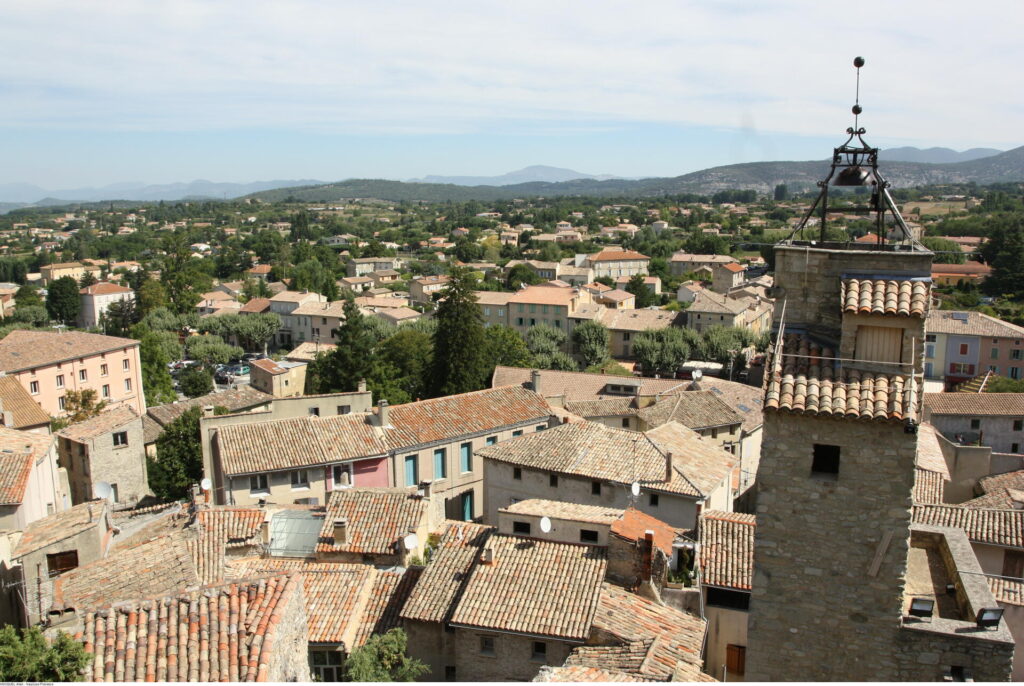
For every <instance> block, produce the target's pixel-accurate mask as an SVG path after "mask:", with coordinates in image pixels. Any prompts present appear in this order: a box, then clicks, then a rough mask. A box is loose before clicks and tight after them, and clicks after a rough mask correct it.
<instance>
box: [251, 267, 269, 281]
mask: <svg viewBox="0 0 1024 686" xmlns="http://www.w3.org/2000/svg"><path fill="white" fill-rule="evenodd" d="M272 271H273V267H271V266H270V265H269V264H257V265H255V266H254V267H251V268H250V269H247V270H245V275H246V277H247V278H250V279H259V280H260V281H268V282H269V281H270V272H272Z"/></svg>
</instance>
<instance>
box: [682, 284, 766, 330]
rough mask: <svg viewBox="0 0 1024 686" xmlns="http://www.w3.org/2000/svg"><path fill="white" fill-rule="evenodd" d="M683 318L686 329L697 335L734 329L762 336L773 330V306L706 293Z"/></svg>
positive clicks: (705, 290) (745, 298) (699, 297)
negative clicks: (719, 329) (771, 328)
mask: <svg viewBox="0 0 1024 686" xmlns="http://www.w3.org/2000/svg"><path fill="white" fill-rule="evenodd" d="M684 314H685V317H686V326H687V328H690V329H693V330H695V331H705V330H707V329H710V328H711V327H713V326H734V327H739V328H742V329H749V330H750V331H752V332H753V333H755V334H759V333H761V332H762V331H767V330H768V328H769V327H770V326H771V317H772V304H771V302H770V301H767V300H762V299H761V298H759V297H754V298H748V297H731V296H728V295H721V294H719V293H715V292H714V291H712V290H709V289H703V290H701V291H698V292H697V293H696V294H695V295H694V298H693V301H692V302H691V303H690V307H689V308H687V309H686V312H685V313H684Z"/></svg>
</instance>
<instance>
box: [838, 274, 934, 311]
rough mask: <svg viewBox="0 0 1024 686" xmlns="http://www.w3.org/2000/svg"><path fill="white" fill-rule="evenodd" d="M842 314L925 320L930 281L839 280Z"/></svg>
mask: <svg viewBox="0 0 1024 686" xmlns="http://www.w3.org/2000/svg"><path fill="white" fill-rule="evenodd" d="M839 284H840V286H839V301H840V303H841V304H842V311H843V312H853V313H855V314H887V315H902V316H904V317H924V316H925V314H926V313H927V312H928V301H929V288H928V287H929V285H930V284H929V282H928V281H925V280H921V279H856V278H850V279H840V282H839Z"/></svg>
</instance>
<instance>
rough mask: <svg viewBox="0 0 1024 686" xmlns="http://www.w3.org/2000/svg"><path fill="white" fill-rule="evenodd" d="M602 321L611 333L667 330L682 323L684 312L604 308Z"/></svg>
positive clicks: (601, 316) (601, 315)
mask: <svg viewBox="0 0 1024 686" xmlns="http://www.w3.org/2000/svg"><path fill="white" fill-rule="evenodd" d="M602 310H603V311H602V312H601V313H600V317H599V319H600V321H601V323H602V324H604V325H605V327H606V328H608V329H609V330H611V331H647V330H648V329H667V328H668V327H670V326H675V325H676V324H677V323H678V322H680V321H682V319H683V317H684V314H683V313H682V312H668V311H667V310H609V309H608V308H606V307H605V308H602Z"/></svg>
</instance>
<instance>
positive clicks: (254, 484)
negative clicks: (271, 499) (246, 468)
mask: <svg viewBox="0 0 1024 686" xmlns="http://www.w3.org/2000/svg"><path fill="white" fill-rule="evenodd" d="M249 492H250V493H269V492H270V489H269V488H268V487H267V475H266V474H253V475H252V476H250V477H249Z"/></svg>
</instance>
